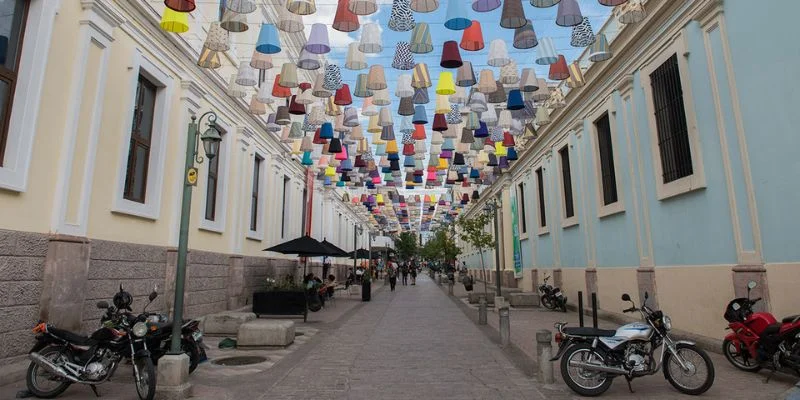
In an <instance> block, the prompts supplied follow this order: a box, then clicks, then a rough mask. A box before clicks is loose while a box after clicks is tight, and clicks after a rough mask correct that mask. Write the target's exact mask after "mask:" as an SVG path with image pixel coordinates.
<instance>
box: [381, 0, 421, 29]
mask: <svg viewBox="0 0 800 400" xmlns="http://www.w3.org/2000/svg"><path fill="white" fill-rule="evenodd" d="M410 4H411V3H410V1H409V0H394V1H393V2H392V14H391V17H389V23H388V26H389V29H391V30H393V31H395V32H406V31H410V30H412V29H414V25H415V24H416V23H415V22H414V13H412V12H411V5H410Z"/></svg>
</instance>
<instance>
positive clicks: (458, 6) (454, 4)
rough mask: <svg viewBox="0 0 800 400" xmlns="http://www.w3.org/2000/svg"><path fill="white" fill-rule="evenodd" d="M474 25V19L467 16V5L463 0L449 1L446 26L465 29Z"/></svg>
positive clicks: (458, 29)
mask: <svg viewBox="0 0 800 400" xmlns="http://www.w3.org/2000/svg"><path fill="white" fill-rule="evenodd" d="M470 25H472V20H471V19H469V18H467V6H466V3H465V2H463V1H451V2H448V3H447V19H445V21H444V27H445V28H447V29H452V30H454V31H460V30H464V29H467V28H469V27H470Z"/></svg>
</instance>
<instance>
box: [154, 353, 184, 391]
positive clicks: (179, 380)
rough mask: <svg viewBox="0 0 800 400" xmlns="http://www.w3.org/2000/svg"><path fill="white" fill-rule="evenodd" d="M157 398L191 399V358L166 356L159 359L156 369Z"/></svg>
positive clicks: (180, 355)
mask: <svg viewBox="0 0 800 400" xmlns="http://www.w3.org/2000/svg"><path fill="white" fill-rule="evenodd" d="M156 372H157V374H158V377H157V378H156V398H158V399H165V400H178V399H186V398H189V394H190V391H191V387H192V386H191V384H190V383H189V357H188V356H187V355H186V354H175V355H173V354H166V355H164V356H162V357H161V358H160V359H158V367H157V369H156Z"/></svg>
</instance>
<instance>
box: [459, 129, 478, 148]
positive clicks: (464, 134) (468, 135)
mask: <svg viewBox="0 0 800 400" xmlns="http://www.w3.org/2000/svg"><path fill="white" fill-rule="evenodd" d="M474 142H475V136H472V130H471V129H467V128H466V127H465V128H462V129H461V143H467V144H469V143H474Z"/></svg>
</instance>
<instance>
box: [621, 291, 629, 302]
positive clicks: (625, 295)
mask: <svg viewBox="0 0 800 400" xmlns="http://www.w3.org/2000/svg"><path fill="white" fill-rule="evenodd" d="M622 301H631V296H630V295H629V294H627V293H624V294H623V295H622Z"/></svg>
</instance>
